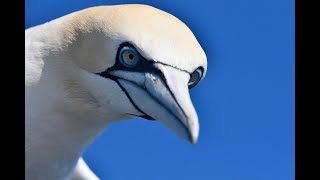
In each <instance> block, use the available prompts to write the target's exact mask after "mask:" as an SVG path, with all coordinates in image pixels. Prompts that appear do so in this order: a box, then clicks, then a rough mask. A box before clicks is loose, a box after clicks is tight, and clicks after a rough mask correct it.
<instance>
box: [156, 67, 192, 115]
mask: <svg viewBox="0 0 320 180" xmlns="http://www.w3.org/2000/svg"><path fill="white" fill-rule="evenodd" d="M159 73H161V75H160V76H161V77H164V75H163V73H162V72H161V71H160V70H159ZM162 80H163V81H164V84H165V86H166V88H167V90H168V91H169V93H170V95H171V96H172V97H173V100H174V102H175V103H176V104H177V105H178V107H179V108H180V110H181V111H182V113H183V115H184V117H187V115H186V113H185V112H184V111H183V109H182V107H181V106H180V104H179V103H178V101H177V99H176V97H175V96H174V95H173V93H172V91H171V89H170V88H169V86H168V81H167V79H166V78H162Z"/></svg>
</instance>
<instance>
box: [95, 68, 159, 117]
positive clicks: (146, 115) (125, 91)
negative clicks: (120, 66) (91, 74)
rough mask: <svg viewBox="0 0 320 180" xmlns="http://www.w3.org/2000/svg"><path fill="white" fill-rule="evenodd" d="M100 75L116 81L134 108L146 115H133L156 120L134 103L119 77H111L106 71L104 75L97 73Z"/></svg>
mask: <svg viewBox="0 0 320 180" xmlns="http://www.w3.org/2000/svg"><path fill="white" fill-rule="evenodd" d="M97 74H98V75H100V76H102V77H104V78H108V79H111V80H113V81H115V82H116V83H117V84H118V86H119V87H120V88H121V90H122V91H123V92H124V93H125V95H126V96H127V98H128V99H129V101H130V102H131V104H132V105H133V107H134V108H135V109H136V110H137V111H139V112H140V113H142V114H144V116H139V115H135V114H132V115H135V116H139V117H142V118H145V119H148V120H154V118H152V117H151V116H149V115H148V114H147V113H145V112H143V111H142V110H141V109H140V108H139V107H138V106H137V105H136V104H135V103H134V101H133V100H132V98H131V97H130V95H129V93H128V92H127V90H126V89H125V88H124V87H123V86H122V85H121V84H120V82H119V81H118V79H117V77H115V76H112V75H110V74H109V73H108V72H106V71H104V72H102V73H97Z"/></svg>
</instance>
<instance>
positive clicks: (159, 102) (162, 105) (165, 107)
mask: <svg viewBox="0 0 320 180" xmlns="http://www.w3.org/2000/svg"><path fill="white" fill-rule="evenodd" d="M160 72H161V71H160ZM161 74H162V73H161ZM160 76H161V75H160ZM162 76H163V75H162ZM126 81H128V82H130V83H132V84H134V85H135V86H137V87H138V88H141V89H143V90H146V89H144V88H143V87H141V86H140V85H139V84H137V83H136V82H134V81H129V80H126ZM164 84H165V86H166V87H167V89H168V90H169V92H170V94H171V96H172V97H173V99H174V101H175V103H176V104H177V105H178V106H179V108H180V109H181V111H182V113H183V115H184V116H185V117H186V114H185V112H184V111H183V110H182V108H181V106H180V105H179V104H178V102H177V100H176V98H175V97H174V95H173V93H172V91H171V90H170V88H169V87H168V85H167V83H166V82H164ZM145 92H146V93H147V94H148V95H149V96H150V97H151V98H152V99H153V100H154V101H156V102H157V103H158V104H160V105H161V107H163V108H164V109H166V110H167V111H168V112H169V113H170V114H171V115H172V116H174V117H175V118H176V119H178V121H179V123H181V124H182V127H184V128H185V129H186V127H185V126H184V124H183V123H182V122H181V121H180V120H179V118H178V117H177V116H176V115H175V114H174V113H172V111H171V110H170V109H168V108H167V106H165V105H164V104H163V103H162V102H161V101H159V100H158V99H157V98H156V97H154V96H153V95H152V94H150V93H149V91H145ZM186 131H187V132H189V131H188V130H187V129H186ZM188 135H189V136H191V135H190V134H189V133H188ZM189 138H191V137H189Z"/></svg>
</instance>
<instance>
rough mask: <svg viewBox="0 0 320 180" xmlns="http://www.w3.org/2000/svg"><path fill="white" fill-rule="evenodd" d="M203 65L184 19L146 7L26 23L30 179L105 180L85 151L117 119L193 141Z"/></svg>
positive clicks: (27, 168) (123, 7)
mask: <svg viewBox="0 0 320 180" xmlns="http://www.w3.org/2000/svg"><path fill="white" fill-rule="evenodd" d="M206 71H207V58H206V55H205V52H204V51H203V49H202V48H201V46H200V44H199V42H198V41H197V39H196V37H195V36H194V34H193V33H192V31H191V30H190V29H189V28H188V27H187V25H185V24H184V23H183V22H181V21H180V20H179V19H178V18H176V17H175V16H173V15H171V14H169V13H166V12H164V11H162V10H159V9H157V8H154V7H152V6H148V5H139V4H130V5H113V6H97V7H91V8H88V9H84V10H81V11H77V12H74V13H71V14H68V15H65V16H63V17H60V18H58V19H55V20H52V21H50V22H47V23H45V24H42V25H38V26H35V27H32V28H29V29H26V30H25V105H26V109H25V155H26V157H25V177H26V179H27V180H44V179H45V180H65V179H90V180H95V179H99V178H98V177H97V176H96V175H95V174H94V173H93V172H92V171H91V170H90V168H89V167H88V166H87V165H86V163H85V162H84V161H83V159H82V158H81V155H82V153H83V151H84V150H85V149H86V147H88V146H89V145H90V144H91V143H92V142H93V140H94V139H95V138H96V137H97V136H98V135H99V134H100V133H101V132H102V131H103V130H104V129H105V128H106V127H107V126H108V125H109V124H110V123H113V122H118V121H121V120H127V119H131V118H134V117H141V118H144V119H148V120H157V121H160V122H161V123H162V124H164V125H165V126H166V127H168V128H169V129H171V130H172V131H173V132H175V133H176V134H177V135H178V136H180V137H182V138H183V139H186V140H188V141H190V142H191V143H193V144H195V143H196V142H197V138H198V134H199V123H198V117H197V113H196V111H195V108H194V107H193V104H192V102H191V99H190V95H189V89H191V88H192V87H194V86H195V85H197V84H198V83H199V82H200V81H201V80H202V79H203V77H204V76H205V74H206Z"/></svg>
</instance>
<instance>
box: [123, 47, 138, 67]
mask: <svg viewBox="0 0 320 180" xmlns="http://www.w3.org/2000/svg"><path fill="white" fill-rule="evenodd" d="M119 59H120V62H121V63H122V64H123V65H124V66H126V67H134V66H136V65H137V64H138V62H139V61H140V59H141V55H140V54H139V52H138V51H137V50H136V49H135V48H133V47H128V46H125V47H123V48H122V49H121V50H120V53H119Z"/></svg>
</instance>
